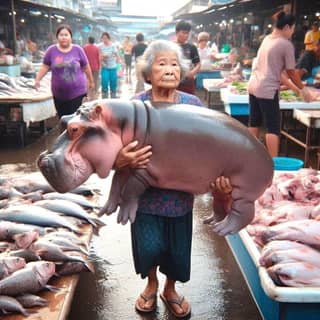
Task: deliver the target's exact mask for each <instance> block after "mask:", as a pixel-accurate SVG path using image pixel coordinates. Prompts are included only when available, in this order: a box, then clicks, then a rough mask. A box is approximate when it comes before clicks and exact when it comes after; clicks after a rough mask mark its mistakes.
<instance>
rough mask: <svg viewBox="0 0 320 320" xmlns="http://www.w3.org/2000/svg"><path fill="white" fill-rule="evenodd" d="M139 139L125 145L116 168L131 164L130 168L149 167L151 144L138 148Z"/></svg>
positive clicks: (120, 152) (117, 159)
mask: <svg viewBox="0 0 320 320" xmlns="http://www.w3.org/2000/svg"><path fill="white" fill-rule="evenodd" d="M137 145H138V141H137V140H135V141H132V142H130V143H129V144H127V145H126V146H125V147H123V148H122V149H121V150H120V151H119V153H118V155H117V158H116V161H115V163H114V169H116V170H117V169H121V168H124V167H127V166H129V167H130V168H136V169H144V168H146V167H147V164H148V162H149V161H150V157H151V155H152V152H151V146H150V145H148V146H145V147H143V148H140V149H137V150H136V146H137Z"/></svg>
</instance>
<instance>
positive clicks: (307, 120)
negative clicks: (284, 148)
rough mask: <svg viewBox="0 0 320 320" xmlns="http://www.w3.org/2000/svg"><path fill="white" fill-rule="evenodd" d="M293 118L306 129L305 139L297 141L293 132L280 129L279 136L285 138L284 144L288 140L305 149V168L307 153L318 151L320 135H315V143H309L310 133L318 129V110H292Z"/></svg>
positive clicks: (319, 116)
mask: <svg viewBox="0 0 320 320" xmlns="http://www.w3.org/2000/svg"><path fill="white" fill-rule="evenodd" d="M293 118H294V119H296V120H297V121H299V122H300V123H301V124H302V125H304V126H305V127H306V131H305V139H304V140H301V139H299V138H298V137H297V136H296V135H295V134H294V132H289V130H287V129H285V128H282V130H281V134H282V135H283V136H284V137H285V138H286V142H287V139H289V140H291V141H293V142H294V143H296V144H298V145H299V146H301V147H303V148H304V149H305V152H304V165H305V167H306V166H308V164H309V152H310V151H311V150H318V151H320V135H319V134H316V135H315V141H314V142H313V143H312V142H311V134H312V132H313V131H317V130H318V129H319V128H320V109H294V110H293Z"/></svg>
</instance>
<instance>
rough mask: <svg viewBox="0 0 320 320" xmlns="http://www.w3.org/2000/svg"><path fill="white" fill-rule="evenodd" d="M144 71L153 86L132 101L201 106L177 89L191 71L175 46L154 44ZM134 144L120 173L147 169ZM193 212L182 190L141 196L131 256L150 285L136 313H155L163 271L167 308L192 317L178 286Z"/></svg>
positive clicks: (145, 154)
mask: <svg viewBox="0 0 320 320" xmlns="http://www.w3.org/2000/svg"><path fill="white" fill-rule="evenodd" d="M140 67H141V70H142V74H143V77H144V79H145V81H146V82H147V83H149V84H151V86H152V87H151V89H150V90H147V91H145V92H142V93H139V94H137V95H136V96H134V99H139V100H142V101H147V100H149V101H151V103H155V102H164V103H169V104H170V103H172V104H190V105H196V106H199V107H200V106H202V103H201V101H200V100H199V99H198V98H197V97H196V96H194V95H191V94H188V93H185V92H181V91H178V90H177V87H178V85H179V82H180V79H181V78H183V76H184V75H185V74H186V72H188V65H187V64H185V60H184V58H183V53H182V50H181V48H180V47H179V45H177V44H176V43H173V42H171V41H165V40H157V41H154V42H152V43H151V44H150V45H149V46H148V48H147V49H146V51H145V53H144V54H143V57H142V59H141V66H140ZM136 145H137V141H133V142H131V143H130V144H128V145H127V146H125V147H124V148H123V149H122V150H121V151H120V152H119V154H118V157H117V159H116V162H115V168H116V169H117V170H121V168H123V167H126V166H128V165H129V166H130V167H131V168H145V167H146V166H147V165H148V161H149V158H150V156H151V157H152V151H151V146H146V147H144V148H141V149H139V150H136V149H135V147H136ZM220 178H224V177H220ZM218 179H219V178H218ZM225 179H227V178H225ZM221 189H224V188H223V187H221ZM223 191H224V190H223ZM192 209H193V195H192V194H189V193H186V192H182V191H176V190H165V189H159V188H153V187H150V188H149V189H147V190H146V191H145V193H144V194H143V195H142V196H141V197H140V199H139V205H138V210H137V216H136V219H135V222H134V223H133V224H132V225H131V238H132V251H133V258H134V266H135V270H136V273H137V274H140V276H141V278H142V279H144V278H147V284H146V287H145V288H144V290H143V292H142V293H141V294H140V295H139V297H138V299H137V300H136V304H135V308H136V309H137V310H138V311H140V312H142V313H148V312H152V311H155V310H156V307H157V293H158V287H159V281H158V277H157V269H158V268H159V271H160V272H161V273H163V274H164V275H165V276H166V280H165V284H164V288H163V290H162V292H161V293H160V297H161V299H162V300H163V301H164V303H165V304H166V306H167V308H168V309H169V310H170V312H171V313H172V314H173V315H175V316H176V317H178V318H181V317H186V316H188V315H189V314H190V312H191V306H190V304H189V302H188V300H187V299H186V298H184V297H183V296H182V295H180V294H178V292H177V291H176V287H175V284H176V282H177V281H180V282H187V281H189V279H190V268H191V241H192Z"/></svg>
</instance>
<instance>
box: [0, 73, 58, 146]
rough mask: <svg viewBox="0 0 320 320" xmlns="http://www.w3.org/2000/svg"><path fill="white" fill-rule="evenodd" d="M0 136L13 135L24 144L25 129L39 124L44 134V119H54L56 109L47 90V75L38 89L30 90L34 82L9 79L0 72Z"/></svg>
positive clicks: (21, 78) (48, 89)
mask: <svg viewBox="0 0 320 320" xmlns="http://www.w3.org/2000/svg"><path fill="white" fill-rule="evenodd" d="M0 85H1V87H0V135H1V136H3V137H8V136H16V137H17V138H18V143H19V144H20V145H21V146H24V145H25V142H26V132H27V128H28V127H29V126H30V124H31V123H35V122H39V123H40V128H41V130H40V132H41V133H43V132H44V131H45V120H47V119H49V118H51V117H54V116H55V115H56V110H55V107H54V102H53V98H52V94H51V90H50V76H47V77H45V78H44V80H43V81H42V88H41V90H39V91H37V90H35V89H34V80H33V79H27V78H25V77H10V76H8V75H6V74H3V73H0Z"/></svg>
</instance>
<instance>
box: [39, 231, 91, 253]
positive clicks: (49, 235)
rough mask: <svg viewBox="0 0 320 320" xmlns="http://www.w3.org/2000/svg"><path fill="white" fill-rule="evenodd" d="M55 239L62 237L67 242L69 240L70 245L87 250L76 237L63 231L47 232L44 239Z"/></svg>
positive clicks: (86, 246) (84, 244) (83, 243)
mask: <svg viewBox="0 0 320 320" xmlns="http://www.w3.org/2000/svg"><path fill="white" fill-rule="evenodd" d="M55 237H58V238H60V237H64V238H66V239H68V240H70V241H71V242H72V243H74V244H77V245H80V246H83V247H84V248H85V249H86V250H88V245H87V244H86V243H85V242H84V241H83V240H82V239H81V238H80V237H78V236H76V235H75V234H74V233H72V232H70V231H63V230H57V231H52V232H48V233H47V234H46V235H45V238H47V239H50V238H55Z"/></svg>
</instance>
